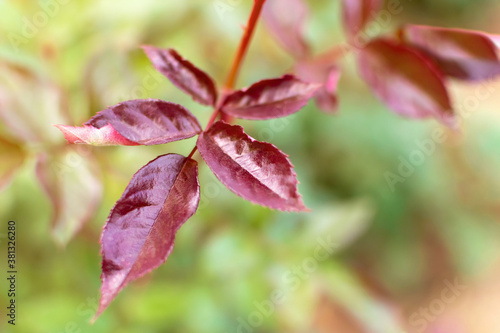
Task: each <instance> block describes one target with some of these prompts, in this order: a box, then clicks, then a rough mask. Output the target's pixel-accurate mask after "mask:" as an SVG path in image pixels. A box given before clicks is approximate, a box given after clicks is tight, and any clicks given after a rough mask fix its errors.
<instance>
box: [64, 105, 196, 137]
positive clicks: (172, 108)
mask: <svg viewBox="0 0 500 333" xmlns="http://www.w3.org/2000/svg"><path fill="white" fill-rule="evenodd" d="M56 126H57V127H58V128H59V129H60V130H61V131H62V132H63V134H64V136H65V138H66V140H67V141H68V142H69V143H87V144H93V145H127V146H132V145H146V146H149V145H158V144H163V143H167V142H172V141H177V140H183V139H187V138H190V137H192V136H194V135H196V134H198V133H200V132H201V126H200V123H199V122H198V120H197V119H196V118H195V117H194V116H193V115H192V114H191V112H189V111H188V110H186V109H185V108H184V107H182V106H181V105H178V104H174V103H170V102H165V101H162V100H155V99H148V100H141V99H137V100H131V101H126V102H123V103H120V104H117V105H115V106H112V107H110V108H108V109H106V110H103V111H100V112H98V113H97V114H96V115H95V116H94V117H92V118H91V119H90V120H89V121H87V122H86V123H85V124H84V126H83V127H72V126H64V125H56Z"/></svg>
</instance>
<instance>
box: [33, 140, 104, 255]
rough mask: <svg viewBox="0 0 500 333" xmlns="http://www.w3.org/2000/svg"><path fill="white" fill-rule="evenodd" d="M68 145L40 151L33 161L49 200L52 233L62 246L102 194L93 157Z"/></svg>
mask: <svg viewBox="0 0 500 333" xmlns="http://www.w3.org/2000/svg"><path fill="white" fill-rule="evenodd" d="M70 147H71V146H67V147H66V148H65V149H64V150H63V151H61V152H58V153H53V154H47V153H40V154H39V155H38V158H37V164H36V175H37V178H38V180H39V181H40V183H41V185H42V188H43V190H44V191H45V193H46V194H47V197H48V199H49V200H50V202H51V204H52V209H53V213H52V226H51V231H52V237H53V238H54V240H55V241H56V242H57V243H58V244H59V245H62V246H64V245H66V244H67V243H68V242H69V241H70V240H71V239H72V238H73V236H75V234H76V233H77V232H78V231H79V230H80V229H81V228H82V227H83V226H84V225H85V223H87V222H88V221H89V220H90V219H91V218H92V217H93V216H94V215H93V214H95V212H96V210H97V208H98V206H99V203H100V202H101V197H102V184H101V179H100V177H99V173H98V171H97V170H96V168H95V161H94V160H93V159H91V158H90V156H81V155H80V154H78V153H77V151H75V150H74V149H72V148H73V147H71V149H70Z"/></svg>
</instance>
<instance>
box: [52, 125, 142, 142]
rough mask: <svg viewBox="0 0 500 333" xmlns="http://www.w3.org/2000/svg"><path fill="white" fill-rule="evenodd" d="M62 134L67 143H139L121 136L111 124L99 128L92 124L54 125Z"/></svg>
mask: <svg viewBox="0 0 500 333" xmlns="http://www.w3.org/2000/svg"><path fill="white" fill-rule="evenodd" d="M55 126H56V127H57V128H59V129H60V130H61V132H63V134H64V138H65V139H66V141H68V143H72V144H73V143H86V144H88V145H94V146H112V145H121V146H138V145H139V144H138V143H136V142H133V141H130V140H129V139H127V138H125V137H123V136H122V135H121V134H120V133H118V132H117V131H116V130H115V129H114V128H113V126H111V125H110V124H107V125H106V126H103V127H101V128H96V127H94V126H88V125H85V126H82V127H76V126H65V125H55Z"/></svg>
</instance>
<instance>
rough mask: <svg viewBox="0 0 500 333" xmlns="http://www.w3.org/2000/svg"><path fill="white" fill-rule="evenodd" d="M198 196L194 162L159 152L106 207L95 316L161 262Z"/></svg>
mask: <svg viewBox="0 0 500 333" xmlns="http://www.w3.org/2000/svg"><path fill="white" fill-rule="evenodd" d="M199 199H200V188H199V184H198V167H197V163H196V161H194V160H192V159H188V158H186V157H184V156H181V155H177V154H168V155H162V156H160V157H158V158H156V159H155V160H153V161H151V162H149V163H148V164H147V165H145V166H144V167H142V168H141V169H140V170H139V171H138V172H137V173H136V174H135V175H134V177H133V178H132V180H131V181H130V184H129V185H128V186H127V188H126V189H125V192H124V193H123V195H122V197H121V198H120V199H119V200H118V202H117V203H116V205H115V207H114V208H113V209H112V210H111V213H110V215H109V217H108V221H107V222H106V225H105V227H104V230H103V232H102V236H101V253H102V257H103V258H102V275H101V279H102V286H101V301H100V304H99V309H98V310H97V314H96V316H95V317H94V318H97V317H98V316H99V315H100V314H101V313H102V311H104V309H106V307H107V306H108V305H109V304H110V303H111V301H112V300H113V299H114V298H115V296H116V295H117V294H118V292H120V290H121V289H123V288H124V287H125V286H126V285H127V284H128V283H129V282H131V281H133V280H135V279H138V278H139V277H141V276H143V275H145V274H147V273H149V272H150V271H152V270H153V269H155V268H156V267H158V266H160V265H161V264H162V263H164V262H165V260H166V259H167V257H168V256H169V254H170V252H172V248H173V246H174V238H175V234H176V232H177V230H179V228H180V227H181V226H182V225H183V224H184V222H186V221H187V220H188V219H189V218H190V217H191V216H192V215H193V214H194V213H195V211H196V208H197V207H198V202H199Z"/></svg>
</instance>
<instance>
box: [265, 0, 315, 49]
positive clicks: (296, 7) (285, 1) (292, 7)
mask: <svg viewBox="0 0 500 333" xmlns="http://www.w3.org/2000/svg"><path fill="white" fill-rule="evenodd" d="M262 16H263V18H264V20H265V22H266V23H267V26H268V27H269V30H271V32H272V33H273V34H274V36H275V37H276V38H277V39H278V40H279V41H280V42H281V43H282V44H283V46H284V47H285V48H286V49H287V50H288V51H289V52H290V53H291V54H292V55H294V56H295V57H297V58H303V57H305V56H307V55H308V54H309V45H308V44H307V42H306V41H305V39H304V35H303V30H304V23H305V21H306V19H307V16H308V8H307V5H306V4H305V3H304V2H303V1H302V0H270V1H267V3H266V4H265V6H264V10H263V13H262Z"/></svg>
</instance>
